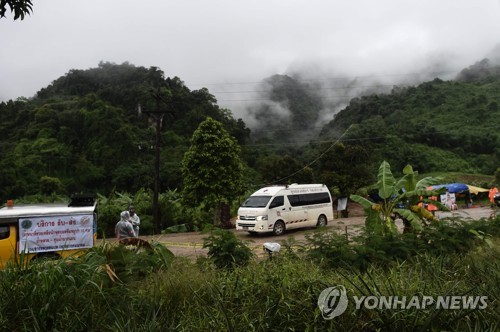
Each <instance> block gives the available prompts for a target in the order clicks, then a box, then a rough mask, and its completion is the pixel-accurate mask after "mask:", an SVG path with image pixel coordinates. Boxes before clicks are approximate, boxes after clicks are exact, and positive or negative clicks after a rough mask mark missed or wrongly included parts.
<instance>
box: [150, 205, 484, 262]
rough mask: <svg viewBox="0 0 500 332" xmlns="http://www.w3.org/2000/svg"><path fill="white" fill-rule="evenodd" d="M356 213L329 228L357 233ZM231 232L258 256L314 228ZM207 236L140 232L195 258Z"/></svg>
mask: <svg viewBox="0 0 500 332" xmlns="http://www.w3.org/2000/svg"><path fill="white" fill-rule="evenodd" d="M491 211H492V210H491V209H490V208H488V207H478V208H471V209H463V210H457V211H452V212H438V213H437V216H438V217H439V218H440V219H444V218H450V217H452V218H453V217H461V218H465V219H467V218H470V219H480V218H488V217H489V216H490V214H491ZM353 214H354V215H356V216H354V217H349V218H339V219H334V221H333V222H330V223H329V224H328V226H327V228H328V229H332V230H335V231H336V232H338V233H339V234H346V233H347V234H348V236H352V235H354V234H356V233H357V232H358V231H359V229H360V228H361V227H363V226H364V222H365V217H364V216H363V214H362V212H360V211H355V212H354V213H353ZM399 227H401V225H399ZM231 232H234V233H235V234H236V236H237V237H238V238H239V239H240V240H242V241H245V242H246V244H247V245H248V246H249V247H250V248H252V249H254V252H255V253H256V254H257V255H258V256H265V255H266V254H265V252H264V250H263V244H264V243H265V242H277V243H280V244H282V246H283V242H288V241H290V242H292V241H293V243H295V244H297V245H298V244H300V243H301V242H303V241H304V240H305V237H306V234H311V233H312V232H314V228H307V229H298V230H290V231H287V232H286V233H285V235H282V236H274V235H272V234H255V235H251V234H249V233H247V232H241V231H238V232H237V231H235V230H231ZM208 236H209V234H207V233H200V232H193V233H175V234H162V235H153V236H141V238H142V239H144V240H147V241H151V240H155V241H158V242H160V243H162V244H164V245H165V246H166V247H167V248H168V249H170V250H171V251H172V252H173V253H174V255H176V256H186V257H191V258H193V259H194V258H196V257H198V256H200V255H206V253H207V249H204V248H203V239H204V238H207V237H208Z"/></svg>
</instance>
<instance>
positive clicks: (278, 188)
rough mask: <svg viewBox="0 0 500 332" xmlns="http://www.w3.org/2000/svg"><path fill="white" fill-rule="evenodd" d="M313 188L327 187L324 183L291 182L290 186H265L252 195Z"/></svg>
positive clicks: (269, 194) (268, 194)
mask: <svg viewBox="0 0 500 332" xmlns="http://www.w3.org/2000/svg"><path fill="white" fill-rule="evenodd" d="M312 188H327V187H326V186H325V185H324V184H321V183H319V184H318V183H314V184H297V183H294V184H291V185H288V186H271V187H264V188H261V189H259V190H257V191H256V192H254V193H253V194H252V196H274V195H276V194H277V193H278V192H279V191H281V190H284V189H292V190H293V189H312Z"/></svg>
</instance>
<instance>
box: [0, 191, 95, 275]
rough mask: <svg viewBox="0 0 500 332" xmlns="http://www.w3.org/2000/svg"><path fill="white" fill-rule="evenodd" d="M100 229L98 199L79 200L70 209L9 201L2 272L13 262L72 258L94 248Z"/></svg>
mask: <svg viewBox="0 0 500 332" xmlns="http://www.w3.org/2000/svg"><path fill="white" fill-rule="evenodd" d="M96 225H97V202H96V200H95V198H94V197H90V196H78V197H76V196H75V197H73V199H72V201H71V203H70V204H69V205H65V204H30V205H15V204H14V202H13V201H8V202H7V206H6V207H4V208H2V209H0V269H1V268H4V267H5V266H6V264H7V262H9V261H11V262H20V261H22V262H23V263H28V262H29V261H31V260H32V259H34V258H41V257H50V258H57V257H68V256H71V255H75V254H78V253H81V252H82V251H83V250H85V249H88V248H92V247H93V246H94V243H95V240H96V239H95V234H96ZM21 257H22V258H23V259H22V260H21Z"/></svg>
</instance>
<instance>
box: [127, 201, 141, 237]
mask: <svg viewBox="0 0 500 332" xmlns="http://www.w3.org/2000/svg"><path fill="white" fill-rule="evenodd" d="M128 212H129V213H130V222H132V226H133V227H134V233H135V236H137V237H138V236H139V225H140V224H141V218H139V216H138V215H137V213H136V212H135V207H134V206H133V205H130V208H129V209H128Z"/></svg>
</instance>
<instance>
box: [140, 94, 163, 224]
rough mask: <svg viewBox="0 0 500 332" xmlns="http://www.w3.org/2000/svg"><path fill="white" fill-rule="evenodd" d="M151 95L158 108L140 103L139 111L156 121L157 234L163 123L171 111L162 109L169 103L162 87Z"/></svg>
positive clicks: (154, 202) (155, 221)
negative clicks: (162, 104)
mask: <svg viewBox="0 0 500 332" xmlns="http://www.w3.org/2000/svg"><path fill="white" fill-rule="evenodd" d="M151 95H152V96H153V98H154V99H155V101H156V108H155V109H154V110H146V111H144V110H141V107H140V105H139V113H145V114H147V115H148V116H149V117H150V118H151V119H153V120H154V121H155V123H156V125H155V128H156V139H155V165H154V166H155V177H154V193H153V224H154V225H155V230H156V233H157V234H160V233H161V229H162V223H161V220H160V210H159V205H158V196H159V192H160V146H161V125H162V122H163V117H164V115H165V114H167V113H169V111H168V110H165V109H163V110H162V109H160V103H161V102H164V103H167V102H166V100H165V99H164V98H163V97H162V96H161V94H160V88H158V91H157V92H151Z"/></svg>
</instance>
